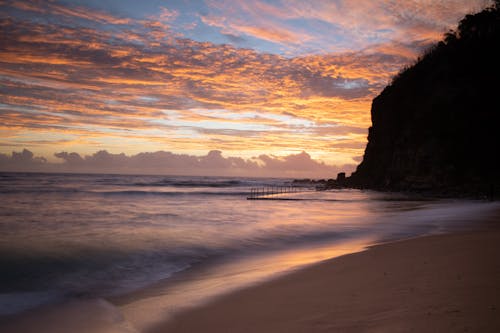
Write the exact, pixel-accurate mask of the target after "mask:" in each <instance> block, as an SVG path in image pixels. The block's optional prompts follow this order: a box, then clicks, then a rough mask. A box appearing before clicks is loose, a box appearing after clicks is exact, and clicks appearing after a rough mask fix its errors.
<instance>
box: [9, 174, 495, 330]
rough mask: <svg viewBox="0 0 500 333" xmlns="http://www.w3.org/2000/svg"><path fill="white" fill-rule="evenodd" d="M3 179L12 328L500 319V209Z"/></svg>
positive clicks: (88, 179) (314, 326) (150, 182)
mask: <svg viewBox="0 0 500 333" xmlns="http://www.w3.org/2000/svg"><path fill="white" fill-rule="evenodd" d="M0 179H1V182H0V198H1V199H2V202H3V203H4V207H3V209H2V210H0V231H1V232H0V264H1V265H0V273H1V274H0V286H1V288H0V289H1V290H0V331H1V332H2V333H3V332H23V333H28V332H37V333H43V332H51V333H58V332H70V331H71V332H73V333H84V332H85V333H87V332H92V333H110V332H131V333H149V332H210V331H222V332H224V331H228V332H245V331H247V332H248V331H252V332H266V331H267V332H276V331H277V332H280V331H286V332H293V331H301V332H310V331H313V332H314V331H322V330H323V331H355V332H357V331H376V330H378V329H380V330H382V331H405V330H406V329H408V330H410V329H415V330H417V331H428V330H431V329H430V327H434V326H435V327H436V329H437V330H438V331H449V330H451V331H456V330H458V331H461V330H465V329H469V331H489V330H490V326H488V325H497V324H495V323H498V321H497V322H495V316H496V311H497V304H496V303H495V299H500V297H498V296H499V295H498V290H497V288H496V285H495V283H496V282H498V281H500V278H499V271H500V269H499V267H498V262H500V260H499V256H498V245H497V244H500V242H499V238H500V236H499V233H498V227H497V224H498V221H499V220H500V219H499V216H500V215H499V211H500V206H499V204H498V202H487V201H483V200H465V199H432V198H425V197H422V196H415V195H411V194H405V193H385V192H375V191H361V190H349V189H342V190H330V191H315V190H308V189H307V188H306V189H303V190H302V191H300V192H297V193H295V192H294V193H291V194H280V195H273V198H272V199H279V198H281V197H278V196H286V199H293V200H246V196H247V195H248V194H249V193H252V191H251V189H252V188H254V187H256V186H275V187H276V186H280V185H287V184H288V183H287V181H285V180H282V179H252V178H247V179H236V178H220V177H198V178H193V177H164V176H129V175H62V174H53V175H49V174H32V175H25V174H4V175H2V178H0ZM388 325H389V326H388ZM418 325H420V326H418ZM421 325H429V326H425V327H423V326H421ZM438 325H444V326H438ZM446 325H450V326H446ZM453 325H455V326H453ZM480 325H486V326H480ZM493 327H495V326H493ZM497 327H498V325H497V326H496V327H495V328H497ZM455 328H456V329H455ZM431 331H432V330H431Z"/></svg>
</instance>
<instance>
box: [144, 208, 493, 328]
mask: <svg viewBox="0 0 500 333" xmlns="http://www.w3.org/2000/svg"><path fill="white" fill-rule="evenodd" d="M497 217H498V215H497V216H496V217H493V218H492V219H491V220H490V223H479V225H478V230H474V231H459V232H453V233H446V234H439V235H431V236H422V237H416V238H410V239H406V240H401V241H395V242H390V243H384V244H380V245H375V246H373V247H370V248H369V249H368V250H366V251H363V252H359V253H354V254H348V255H344V256H341V257H337V258H333V259H329V260H326V261H324V262H320V263H318V264H315V265H312V266H309V267H306V268H303V269H301V270H299V271H295V272H291V273H289V274H287V275H285V276H281V277H278V278H276V279H273V280H270V281H267V282H263V283H261V284H258V285H256V286H251V287H248V288H245V289H242V290H238V291H234V292H232V293H230V294H228V295H224V296H221V297H219V298H217V299H214V300H213V301H211V302H209V303H207V304H205V305H201V306H199V307H194V308H190V309H186V310H184V311H183V312H180V313H178V314H176V315H174V316H173V318H171V319H170V320H167V321H165V322H164V323H162V324H160V325H158V326H156V327H154V328H153V329H151V330H149V331H148V332H147V333H168V332H326V331H328V332H330V331H334V332H335V331H340V332H363V331H370V332H402V331H403V332H406V331H408V332H409V331H415V332H419V331H436V332H445V331H473V332H475V331H480V332H494V331H499V330H500V313H499V312H500V301H498V300H499V299H500V288H498V281H500V228H499V226H497V225H496V224H497V223H494V222H497V221H498V219H497ZM478 222H479V221H478ZM492 222H493V223H492Z"/></svg>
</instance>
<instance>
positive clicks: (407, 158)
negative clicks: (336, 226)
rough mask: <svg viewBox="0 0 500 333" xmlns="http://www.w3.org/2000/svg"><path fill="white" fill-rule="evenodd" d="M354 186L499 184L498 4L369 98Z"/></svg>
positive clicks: (470, 187) (484, 188) (486, 187)
mask: <svg viewBox="0 0 500 333" xmlns="http://www.w3.org/2000/svg"><path fill="white" fill-rule="evenodd" d="M371 116H372V127H371V128H370V129H369V134H368V144H367V146H366V150H365V154H364V157H363V161H362V162H361V164H360V165H359V166H358V168H357V170H356V172H355V173H353V175H352V176H351V177H350V179H349V182H350V183H351V184H352V185H355V186H361V187H368V188H376V189H385V190H430V191H435V192H448V193H450V192H463V191H465V192H467V193H473V192H474V193H479V192H481V193H483V192H488V191H491V190H492V188H493V185H495V184H496V186H498V185H499V180H500V177H499V173H500V168H498V162H497V160H500V158H498V157H499V156H498V155H499V154H500V139H499V138H500V121H499V120H500V3H499V2H497V4H496V5H494V6H492V7H490V8H487V9H485V10H483V11H482V12H480V13H477V14H474V15H467V16H466V17H465V18H464V19H463V20H462V21H461V22H460V24H459V26H458V28H457V30H456V31H450V32H449V33H447V34H446V35H445V38H444V40H443V41H441V42H439V43H438V44H437V45H435V46H434V47H433V48H432V49H430V50H429V51H428V52H427V53H426V54H425V55H423V56H422V57H421V58H420V59H419V60H418V61H417V62H416V63H415V64H414V65H413V66H411V67H408V68H406V69H405V70H403V71H402V72H401V73H400V74H398V75H397V76H396V77H395V78H394V79H393V82H392V84H390V85H389V86H387V87H386V88H385V89H384V90H383V91H382V93H381V94H380V95H379V96H377V97H376V98H375V99H374V100H373V104H372V109H371Z"/></svg>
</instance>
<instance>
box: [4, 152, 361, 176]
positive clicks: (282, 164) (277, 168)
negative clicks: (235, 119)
mask: <svg viewBox="0 0 500 333" xmlns="http://www.w3.org/2000/svg"><path fill="white" fill-rule="evenodd" d="M55 156H56V157H57V158H59V159H61V160H62V162H63V163H49V162H47V160H45V159H44V158H42V157H35V156H34V155H33V153H32V152H31V151H29V150H27V149H24V150H23V151H22V152H12V155H10V156H9V155H6V154H0V162H1V163H0V170H1V171H45V172H92V173H127V174H164V175H169V174H170V175H213V176H259V177H291V178H294V177H310V178H321V177H334V176H335V175H336V174H337V173H338V172H340V171H352V170H354V168H355V165H354V164H351V165H343V166H331V165H326V164H325V163H323V162H319V161H316V160H314V159H312V158H311V156H310V155H309V154H307V153H306V152H301V153H298V154H290V155H286V156H273V155H265V154H263V155H260V156H258V157H253V158H249V159H243V158H241V157H224V156H223V154H222V152H221V151H219V150H212V151H210V152H208V153H207V154H206V155H202V156H195V155H187V154H175V153H172V152H165V151H157V152H152V153H138V154H135V155H130V156H128V155H125V154H123V153H121V154H113V153H109V152H107V151H105V150H101V151H98V152H96V153H94V154H91V155H86V156H81V155H80V154H78V153H75V152H71V153H68V152H59V153H56V154H55Z"/></svg>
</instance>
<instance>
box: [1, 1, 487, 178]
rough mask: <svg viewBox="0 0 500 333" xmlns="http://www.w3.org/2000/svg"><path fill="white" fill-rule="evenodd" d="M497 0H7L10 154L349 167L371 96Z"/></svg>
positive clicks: (359, 148) (5, 92)
mask: <svg viewBox="0 0 500 333" xmlns="http://www.w3.org/2000/svg"><path fill="white" fill-rule="evenodd" d="M488 4H489V1H485V0H446V1H445V0H443V1H439V0H409V1H397V0H359V1H348V0H331V1H326V0H317V1H315V0H308V1H297V0H290V1H240V0H228V1H212V0H205V1H201V0H200V1H188V0H185V1H181V0H179V1H166V0H163V1H160V0H143V1H136V0H114V1H113V0H109V1H106V0H81V1H80V0H78V1H77V0H75V1H62V0H53V1H9V0H0V26H1V29H0V34H1V39H0V118H1V121H0V153H1V154H0V157H1V158H0V163H14V162H13V161H12V160H13V159H14V157H15V156H17V157H19V156H21V155H19V154H16V155H15V156H14V155H11V153H12V151H16V152H20V151H22V150H23V149H24V148H26V149H28V150H30V151H31V152H33V153H34V157H44V158H45V159H46V160H47V162H48V163H55V162H62V161H66V163H70V162H73V163H74V164H78V163H80V162H81V161H86V163H87V164H89V163H91V161H90V160H91V159H92V158H97V157H96V156H97V155H95V153H96V152H98V151H102V150H105V151H107V154H108V155H109V156H112V157H114V158H117V157H119V158H121V159H122V161H125V160H127V161H130V160H133V159H134V158H136V159H137V158H138V156H139V157H141V156H142V158H143V159H139V160H140V161H141V162H137V161H136V162H135V163H139V164H140V163H146V164H147V163H148V162H147V161H148V158H150V157H151V156H153V155H154V154H150V155H144V154H140V153H143V152H157V151H164V152H166V153H165V154H163V155H162V156H163V157H162V158H163V159H164V161H170V160H171V159H172V158H175V159H176V161H177V162H178V163H177V164H176V165H175V166H170V167H169V168H170V169H169V171H171V172H175V169H176V168H177V169H178V170H179V173H182V170H183V169H184V170H186V169H185V166H184V164H183V163H192V161H193V158H196V157H200V156H202V157H204V158H206V160H207V162H206V164H203V163H201V160H200V159H199V158H198V160H197V162H196V163H197V166H196V167H197V168H198V167H199V168H203V167H204V166H207V165H208V166H210V165H211V164H210V161H218V162H217V163H219V164H217V163H215V164H213V166H214V167H215V166H219V167H220V165H222V164H220V163H222V162H224V163H226V164H227V163H229V164H227V165H230V167H232V168H236V167H239V168H241V170H243V171H242V173H243V174H245V173H247V174H249V175H250V174H253V173H252V171H251V170H252V168H255V167H259V166H263V165H266V164H267V163H275V169H276V170H279V169H283V170H284V169H286V168H290V170H291V171H290V175H294V173H293V170H292V169H293V167H292V165H293V164H295V165H300V167H302V169H303V171H304V172H303V173H297V174H300V175H302V174H306V173H307V172H305V171H307V170H309V171H311V172H312V171H314V172H318V175H319V174H328V173H332V172H335V171H338V170H344V171H347V172H350V171H353V169H354V168H355V165H356V164H357V163H358V162H359V161H360V160H361V157H362V155H363V152H364V147H365V144H366V136H367V128H368V127H369V126H370V104H371V100H372V98H373V97H375V96H376V95H377V94H378V93H379V92H380V91H381V90H382V89H383V87H384V86H385V85H386V84H387V83H389V82H390V78H391V76H393V75H394V74H395V73H397V72H398V71H399V70H400V69H401V68H402V67H403V66H404V65H407V64H411V63H412V62H413V61H415V59H416V58H417V56H418V54H419V53H421V52H422V51H423V50H425V49H426V48H428V47H429V46H430V45H431V44H432V43H434V42H436V41H437V40H439V39H440V38H441V37H442V35H443V33H444V32H446V31H447V30H449V29H450V28H455V27H456V24H457V22H458V21H459V20H460V18H461V17H462V16H463V15H464V14H466V13H469V12H475V11H478V10H480V9H482V8H484V7H485V6H486V5H488ZM210 151H212V152H211V153H209V152H210ZM64 152H67V154H65V153H64ZM56 153H57V154H58V157H56V156H55V155H54V154H56ZM71 153H76V154H71ZM120 153H124V154H125V155H126V156H124V155H117V154H120ZM77 154H78V155H77ZM25 155H26V154H25ZM86 155H88V158H87V159H84V156H86ZM101 155H102V152H101ZM69 156H73V157H74V158H73V159H71V158H70V157H69ZM145 156H146V157H145ZM147 156H150V157H147ZM155 156H157V155H155ZM25 157H26V156H25ZM153 157H154V156H153ZM153 157H151V158H153ZM157 157H158V156H157ZM230 157H231V158H230ZM190 158H191V160H190ZM27 159H33V156H27ZM169 159H170V160H169ZM211 159H212V160H211ZM266 159H267V160H266ZM160 160H161V158H160ZM2 161H3V162H2ZM17 161H18V162H19V161H21V162H23V161H24V162H23V163H27V162H26V159H24V160H23V159H22V158H20V157H19V158H18V160H17ZM183 161H184V162H183ZM187 161H191V162H187ZM82 163H83V162H82ZM120 163H121V162H120ZM127 163H128V162H127ZM200 163H201V164H200ZM269 165H270V164H269ZM269 165H268V166H269ZM93 167H94V168H95V169H96V170H97V169H99V166H98V165H93ZM158 167H159V166H158ZM315 168H316V169H315ZM103 170H107V169H106V168H105V167H104V166H103ZM245 170H246V171H245ZM276 170H275V171H276ZM284 171H286V170H284ZM151 172H154V170H153V169H151ZM193 172H194V171H193ZM262 175H267V174H262Z"/></svg>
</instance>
